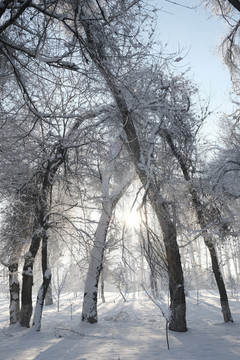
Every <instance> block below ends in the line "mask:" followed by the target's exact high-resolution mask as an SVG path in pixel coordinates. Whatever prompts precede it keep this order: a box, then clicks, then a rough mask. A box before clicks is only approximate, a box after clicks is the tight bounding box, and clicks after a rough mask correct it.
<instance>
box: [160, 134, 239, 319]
mask: <svg viewBox="0 0 240 360" xmlns="http://www.w3.org/2000/svg"><path fill="white" fill-rule="evenodd" d="M162 134H163V136H164V137H165V139H166V141H167V143H168V145H169V147H170V149H171V150H172V153H173V155H174V156H175V158H176V159H177V160H178V162H179V165H180V167H181V170H182V173H183V176H184V179H185V180H186V181H187V182H188V184H189V192H190V194H191V197H192V203H193V206H194V208H195V211H196V215H197V219H198V222H199V225H200V227H201V229H203V230H204V231H203V239H204V243H205V245H206V246H207V248H208V250H209V252H210V256H211V262H212V270H213V273H214V276H215V280H216V283H217V286H218V291H219V294H220V303H221V307H222V313H223V318H224V321H225V322H229V321H231V322H232V321H233V319H232V315H231V311H230V307H229V303H228V296H227V292H226V288H225V284H224V281H223V277H222V274H221V270H220V266H219V262H218V257H217V252H216V249H215V246H214V242H213V239H212V237H211V236H210V234H208V232H207V230H205V229H206V228H207V226H208V224H207V222H206V220H205V218H206V217H205V213H204V206H203V204H202V203H201V201H200V197H199V195H198V192H197V189H196V188H195V187H194V186H193V185H192V184H191V182H190V180H191V178H190V173H189V169H188V166H187V160H189V163H191V161H190V160H191V159H188V158H186V157H183V156H182V154H181V153H180V152H179V151H178V149H177V148H176V147H175V145H174V142H173V139H172V137H171V134H170V133H169V132H168V131H167V130H163V131H162Z"/></svg>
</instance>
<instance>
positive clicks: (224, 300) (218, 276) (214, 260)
mask: <svg viewBox="0 0 240 360" xmlns="http://www.w3.org/2000/svg"><path fill="white" fill-rule="evenodd" d="M191 193H192V199H193V204H194V206H195V210H196V213H197V217H198V221H199V224H200V226H201V228H202V229H206V228H207V223H206V221H205V219H204V212H203V210H202V205H201V203H200V201H199V199H198V196H197V192H196V189H191ZM202 236H203V240H204V243H205V245H206V246H207V248H208V250H209V253H210V257H211V264H212V270H213V274H214V277H215V280H216V283H217V287H218V291H219V295H220V304H221V308H222V314H223V319H224V322H233V318H232V314H231V310H230V306H229V302H228V295H227V291H226V287H225V283H224V280H223V276H222V273H221V269H220V265H219V261H218V255H217V251H216V248H215V246H214V241H213V239H212V236H211V235H210V234H208V232H207V231H206V230H204V231H203V234H202Z"/></svg>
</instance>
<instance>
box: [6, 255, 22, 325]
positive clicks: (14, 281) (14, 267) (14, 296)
mask: <svg viewBox="0 0 240 360" xmlns="http://www.w3.org/2000/svg"><path fill="white" fill-rule="evenodd" d="M8 270H9V292H10V325H13V324H16V323H17V322H18V321H19V315H20V305H19V298H20V296H19V293H20V286H19V281H18V263H17V262H15V263H13V264H11V265H9V266H8Z"/></svg>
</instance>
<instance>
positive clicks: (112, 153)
mask: <svg viewBox="0 0 240 360" xmlns="http://www.w3.org/2000/svg"><path fill="white" fill-rule="evenodd" d="M115 143H117V141H116V142H115ZM110 145H112V144H111V142H110ZM120 149H121V147H120ZM120 149H119V144H118V143H117V148H115V149H114V147H113V149H109V150H108V154H107V157H106V159H104V162H103V165H102V166H100V165H98V171H99V176H100V189H99V191H100V194H101V195H100V196H101V202H102V205H101V214H100V217H99V220H98V225H97V228H96V232H95V234H94V241H93V247H92V250H91V253H90V263H89V267H88V272H87V277H86V281H85V287H84V300H83V307H82V320H83V321H87V322H89V323H95V322H97V321H98V315H97V298H98V283H99V277H100V273H101V271H102V268H103V256H104V250H105V248H106V238H107V232H108V228H109V224H110V221H111V218H112V214H113V212H114V209H115V207H116V205H117V203H118V201H119V200H120V198H121V197H122V195H123V194H124V192H125V191H126V188H127V187H128V186H129V185H130V183H131V181H132V178H131V173H130V176H129V175H128V176H127V175H125V176H124V177H125V178H124V177H123V175H122V174H125V173H126V169H125V168H124V166H123V165H122V164H121V160H120V161H119V160H118V155H119V150H120Z"/></svg>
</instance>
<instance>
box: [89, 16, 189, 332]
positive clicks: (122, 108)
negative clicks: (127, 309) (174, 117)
mask: <svg viewBox="0 0 240 360" xmlns="http://www.w3.org/2000/svg"><path fill="white" fill-rule="evenodd" d="M82 25H83V27H84V30H85V33H86V38H87V42H85V43H84V46H85V47H86V46H87V47H88V50H89V55H90V56H91V58H92V60H93V62H94V63H95V65H96V67H97V68H98V69H99V71H100V72H101V74H102V76H103V78H104V79H105V81H106V83H107V85H108V87H109V89H110V91H111V93H112V96H113V98H114V100H115V102H116V104H117V107H118V110H119V114H120V119H121V122H122V126H123V130H124V131H125V134H126V139H125V144H126V146H127V148H128V150H129V153H130V154H131V156H132V159H133V163H134V166H135V169H136V172H137V174H138V176H139V178H140V180H141V182H142V184H143V186H144V188H145V190H146V193H148V196H149V199H150V202H151V205H152V207H153V208H154V210H155V211H156V214H157V217H158V220H159V223H160V225H161V228H162V232H163V240H164V244H165V248H166V253H167V261H168V270H169V288H170V295H171V310H172V316H171V321H170V328H171V330H175V331H186V330H187V326H186V318H185V314H186V302H185V293H184V281H183V271H182V265H181V259H180V254H179V248H178V244H177V240H176V232H175V230H174V232H172V223H171V221H170V217H169V214H168V212H167V210H166V209H165V208H164V207H163V203H162V199H161V196H160V194H159V189H157V188H156V187H155V186H154V183H153V180H152V179H151V175H150V171H149V170H150V169H149V166H150V165H148V161H149V159H146V158H145V157H144V155H143V154H144V150H145V149H142V148H141V144H140V142H139V138H138V134H137V130H136V128H135V118H134V114H133V112H132V111H130V110H129V108H128V105H127V101H126V98H125V95H124V91H123V88H122V87H121V84H119V82H118V80H117V79H116V78H115V77H114V76H113V75H112V73H111V70H110V69H109V68H108V66H107V61H106V58H105V56H109V53H111V49H110V48H107V49H106V45H105V43H104V40H103V39H101V38H100V37H99V36H98V32H97V31H98V30H97V28H94V27H93V25H91V23H90V22H89V21H87V20H86V21H83V22H82ZM100 44H101V46H102V47H101V52H99V51H97V50H98V49H99V48H100ZM105 50H106V51H105ZM108 51H109V52H108ZM103 54H104V55H103ZM156 197H157V198H158V200H159V201H156ZM168 224H169V226H168Z"/></svg>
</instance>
